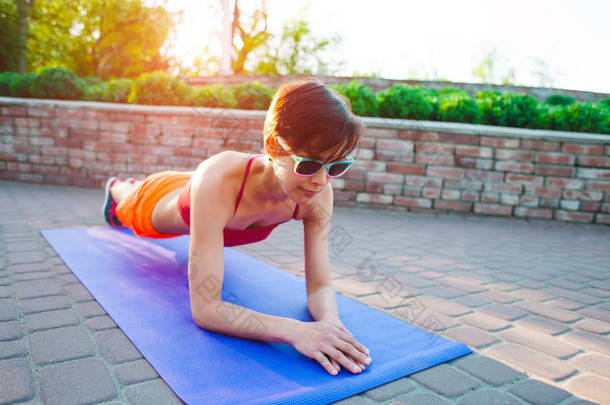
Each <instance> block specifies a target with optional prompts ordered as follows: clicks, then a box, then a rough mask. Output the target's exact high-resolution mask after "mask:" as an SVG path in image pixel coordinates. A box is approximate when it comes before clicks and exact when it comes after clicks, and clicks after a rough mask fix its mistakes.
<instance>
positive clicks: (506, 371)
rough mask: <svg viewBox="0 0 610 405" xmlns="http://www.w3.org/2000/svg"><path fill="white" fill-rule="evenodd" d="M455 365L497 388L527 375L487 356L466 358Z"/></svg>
mask: <svg viewBox="0 0 610 405" xmlns="http://www.w3.org/2000/svg"><path fill="white" fill-rule="evenodd" d="M455 365H456V366H457V367H458V368H461V369H462V370H464V371H466V372H468V373H470V374H472V375H474V376H475V377H477V378H480V379H481V380H483V381H485V382H486V383H487V384H491V385H494V386H496V387H500V386H502V385H504V384H508V383H510V382H512V381H515V380H518V379H520V378H524V377H526V375H525V374H523V373H520V372H518V371H516V370H513V369H512V368H510V367H508V366H507V365H505V364H502V363H500V362H499V361H497V360H494V359H491V358H489V357H485V356H474V355H471V356H465V357H463V358H461V359H459V360H457V361H456V362H455Z"/></svg>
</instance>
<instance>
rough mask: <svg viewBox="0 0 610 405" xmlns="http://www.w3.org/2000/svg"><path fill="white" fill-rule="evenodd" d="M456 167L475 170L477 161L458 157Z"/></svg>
mask: <svg viewBox="0 0 610 405" xmlns="http://www.w3.org/2000/svg"><path fill="white" fill-rule="evenodd" d="M455 166H456V167H465V168H468V169H475V168H476V167H477V159H475V158H472V157H464V156H456V157H455Z"/></svg>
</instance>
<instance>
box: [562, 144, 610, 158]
mask: <svg viewBox="0 0 610 405" xmlns="http://www.w3.org/2000/svg"><path fill="white" fill-rule="evenodd" d="M561 151H562V152H567V153H578V154H584V155H603V154H604V145H579V144H575V143H564V144H563V147H562V148H561Z"/></svg>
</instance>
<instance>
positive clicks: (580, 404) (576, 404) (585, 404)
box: [566, 399, 599, 405]
mask: <svg viewBox="0 0 610 405" xmlns="http://www.w3.org/2000/svg"><path fill="white" fill-rule="evenodd" d="M566 405H599V404H598V403H597V402H591V401H587V400H586V399H575V400H573V401H568V402H566Z"/></svg>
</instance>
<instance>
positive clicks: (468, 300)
mask: <svg viewBox="0 0 610 405" xmlns="http://www.w3.org/2000/svg"><path fill="white" fill-rule="evenodd" d="M453 301H454V302H457V303H458V304H462V305H465V306H467V307H470V308H476V307H480V306H483V305H487V304H489V301H487V300H485V299H483V298H479V296H478V295H465V296H463V297H457V298H454V299H453Z"/></svg>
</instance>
